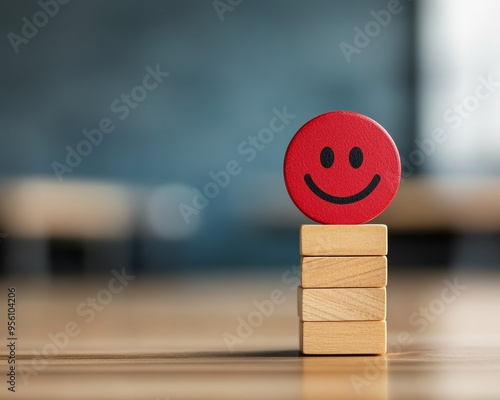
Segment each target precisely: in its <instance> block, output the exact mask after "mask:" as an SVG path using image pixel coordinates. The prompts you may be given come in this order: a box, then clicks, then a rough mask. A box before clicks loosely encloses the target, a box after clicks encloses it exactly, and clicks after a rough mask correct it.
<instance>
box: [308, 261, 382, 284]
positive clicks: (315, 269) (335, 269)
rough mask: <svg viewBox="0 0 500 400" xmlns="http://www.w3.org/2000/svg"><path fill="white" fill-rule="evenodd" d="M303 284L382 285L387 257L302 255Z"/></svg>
mask: <svg viewBox="0 0 500 400" xmlns="http://www.w3.org/2000/svg"><path fill="white" fill-rule="evenodd" d="M301 270H302V271H301V276H302V287H304V288H334V287H338V288H342V287H351V288H355V287H384V286H386V285H387V257H385V256H376V257H302V263H301Z"/></svg>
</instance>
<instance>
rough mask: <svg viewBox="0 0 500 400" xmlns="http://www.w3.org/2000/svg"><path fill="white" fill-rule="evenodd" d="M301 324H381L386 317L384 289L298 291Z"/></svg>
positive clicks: (301, 289) (300, 289) (302, 289)
mask: <svg viewBox="0 0 500 400" xmlns="http://www.w3.org/2000/svg"><path fill="white" fill-rule="evenodd" d="M298 297H299V317H300V319H301V320H302V321H382V320H385V318H386V311H385V310H386V290H385V288H348V289H346V288H342V289H337V288H330V289H304V288H299V292H298Z"/></svg>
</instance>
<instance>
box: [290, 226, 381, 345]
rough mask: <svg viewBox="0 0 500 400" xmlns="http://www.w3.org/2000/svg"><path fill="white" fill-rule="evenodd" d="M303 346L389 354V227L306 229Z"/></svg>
mask: <svg viewBox="0 0 500 400" xmlns="http://www.w3.org/2000/svg"><path fill="white" fill-rule="evenodd" d="M300 253H301V256H302V266H301V269H302V286H301V287H300V288H299V296H298V297H299V305H298V306H299V316H300V319H301V321H300V347H301V351H302V352H303V353H304V354H383V353H385V352H386V350H387V326H386V320H385V319H386V289H385V287H386V285H387V257H386V255H387V227H386V226H385V225H303V226H302V227H301V231H300Z"/></svg>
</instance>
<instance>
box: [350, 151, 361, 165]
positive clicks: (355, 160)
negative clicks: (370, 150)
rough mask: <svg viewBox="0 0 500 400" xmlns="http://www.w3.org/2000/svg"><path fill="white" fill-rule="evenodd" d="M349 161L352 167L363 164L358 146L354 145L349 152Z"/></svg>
mask: <svg viewBox="0 0 500 400" xmlns="http://www.w3.org/2000/svg"><path fill="white" fill-rule="evenodd" d="M349 162H350V163H351V166H352V167H353V168H359V167H361V164H363V152H362V151H361V149H360V148H359V147H354V148H353V149H352V150H351V152H350V153H349Z"/></svg>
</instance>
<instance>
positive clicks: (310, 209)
mask: <svg viewBox="0 0 500 400" xmlns="http://www.w3.org/2000/svg"><path fill="white" fill-rule="evenodd" d="M284 175H285V184H286V188H287V190H288V193H289V194H290V197H291V198H292V200H293V202H294V203H295V205H296V206H297V207H298V208H299V209H300V211H302V212H303V213H304V214H305V215H307V216H308V217H309V218H311V219H313V220H315V221H317V222H320V223H323V224H361V223H363V222H367V221H369V220H371V219H373V218H375V217H376V216H377V215H379V214H380V213H381V212H382V211H384V210H385V208H386V207H387V206H388V205H389V203H390V202H391V201H392V199H393V198H394V196H395V195H396V191H397V190H398V187H399V182H400V179H401V162H400V159H399V154H398V150H397V148H396V145H395V144H394V142H393V140H392V138H391V137H390V136H389V134H388V133H387V132H386V131H385V129H384V128H382V126H380V125H379V124H378V123H377V122H375V121H373V120H372V119H370V118H368V117H366V116H364V115H361V114H358V113H354V112H350V111H335V112H330V113H326V114H322V115H320V116H318V117H316V118H313V119H312V120H310V121H309V122H307V123H306V124H305V125H304V126H303V127H302V128H300V129H299V131H298V132H297V133H296V134H295V136H294V137H293V139H292V141H291V142H290V145H289V146H288V150H287V152H286V155H285V165H284Z"/></svg>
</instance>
